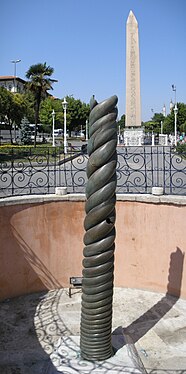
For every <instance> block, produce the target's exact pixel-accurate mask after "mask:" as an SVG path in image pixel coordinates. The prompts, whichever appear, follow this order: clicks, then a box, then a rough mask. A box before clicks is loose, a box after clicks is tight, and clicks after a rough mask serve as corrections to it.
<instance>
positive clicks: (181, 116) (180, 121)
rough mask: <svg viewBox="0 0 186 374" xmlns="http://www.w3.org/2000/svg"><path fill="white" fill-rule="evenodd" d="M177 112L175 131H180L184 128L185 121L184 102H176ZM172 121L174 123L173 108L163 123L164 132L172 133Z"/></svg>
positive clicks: (185, 105)
mask: <svg viewBox="0 0 186 374" xmlns="http://www.w3.org/2000/svg"><path fill="white" fill-rule="evenodd" d="M177 107H178V113H177V132H182V129H183V128H184V123H185V122H186V104H184V103H178V104H177ZM174 123H175V115H174V109H173V110H172V111H171V113H170V114H169V115H168V116H167V117H166V118H165V121H164V124H163V131H164V133H166V134H171V133H174Z"/></svg>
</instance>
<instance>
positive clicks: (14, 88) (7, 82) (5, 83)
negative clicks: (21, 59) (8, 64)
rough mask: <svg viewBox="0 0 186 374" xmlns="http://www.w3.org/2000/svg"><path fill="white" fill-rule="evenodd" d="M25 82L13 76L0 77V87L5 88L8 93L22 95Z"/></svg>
mask: <svg viewBox="0 0 186 374" xmlns="http://www.w3.org/2000/svg"><path fill="white" fill-rule="evenodd" d="M25 84H26V81H25V80H24V79H22V78H19V77H15V76H11V75H10V76H0V87H5V88H6V89H7V90H8V91H10V92H18V93H23V92H24V91H25Z"/></svg>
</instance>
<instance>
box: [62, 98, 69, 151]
mask: <svg viewBox="0 0 186 374" xmlns="http://www.w3.org/2000/svg"><path fill="white" fill-rule="evenodd" d="M62 105H63V110H64V153H65V154H66V153H67V105H68V103H67V101H66V97H64V100H63V102H62Z"/></svg>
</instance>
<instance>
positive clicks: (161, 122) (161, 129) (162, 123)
mask: <svg viewBox="0 0 186 374" xmlns="http://www.w3.org/2000/svg"><path fill="white" fill-rule="evenodd" d="M161 134H163V121H161Z"/></svg>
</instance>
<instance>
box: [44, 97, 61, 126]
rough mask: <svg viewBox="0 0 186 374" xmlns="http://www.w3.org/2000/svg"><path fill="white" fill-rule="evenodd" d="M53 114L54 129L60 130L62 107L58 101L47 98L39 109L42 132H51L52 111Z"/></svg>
mask: <svg viewBox="0 0 186 374" xmlns="http://www.w3.org/2000/svg"><path fill="white" fill-rule="evenodd" d="M53 110H54V112H55V128H62V127H63V123H64V119H63V107H62V104H61V100H60V99H54V97H48V98H46V99H45V100H44V101H42V103H41V109H40V121H41V123H42V125H43V130H44V132H49V133H50V132H52V123H53V120H52V111H53Z"/></svg>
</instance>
